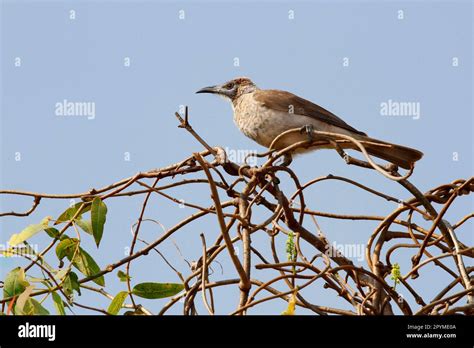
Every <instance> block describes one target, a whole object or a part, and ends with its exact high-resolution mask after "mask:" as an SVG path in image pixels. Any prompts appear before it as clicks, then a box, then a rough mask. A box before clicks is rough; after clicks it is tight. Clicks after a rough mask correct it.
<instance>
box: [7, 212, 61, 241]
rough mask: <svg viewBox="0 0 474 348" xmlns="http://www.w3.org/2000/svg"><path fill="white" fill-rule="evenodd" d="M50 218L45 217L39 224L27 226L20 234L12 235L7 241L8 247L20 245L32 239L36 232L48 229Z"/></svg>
mask: <svg viewBox="0 0 474 348" xmlns="http://www.w3.org/2000/svg"><path fill="white" fill-rule="evenodd" d="M51 219H52V218H51V217H50V216H47V217H45V218H44V219H43V220H41V222H40V223H39V224H34V225H29V226H27V227H26V228H24V229H23V230H22V231H21V232H20V233H17V234H13V235H12V236H11V237H10V240H9V241H8V244H10V246H16V245H18V244H20V243H23V242H24V241H26V240H27V239H29V238H31V237H33V236H34V235H35V234H37V233H38V232H40V231H42V230H44V229H46V228H48V224H49V221H50V220H51Z"/></svg>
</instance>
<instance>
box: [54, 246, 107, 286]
mask: <svg viewBox="0 0 474 348" xmlns="http://www.w3.org/2000/svg"><path fill="white" fill-rule="evenodd" d="M79 244H80V242H79V240H78V239H76V238H64V239H63V240H62V241H61V242H60V243H59V244H58V245H57V247H56V255H57V256H58V259H59V260H62V259H63V258H64V257H67V258H68V260H69V261H71V262H72V264H73V266H74V267H76V268H77V269H78V270H79V271H80V272H81V273H82V274H84V275H85V276H87V277H90V276H93V275H95V274H97V273H99V272H100V267H99V266H98V265H97V263H96V262H95V261H94V259H93V258H92V256H90V255H89V253H88V252H87V251H85V250H84V249H82V248H81V247H80V246H79ZM93 282H94V283H96V284H97V285H100V286H105V279H104V276H100V277H97V278H95V279H93Z"/></svg>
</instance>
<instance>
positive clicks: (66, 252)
mask: <svg viewBox="0 0 474 348" xmlns="http://www.w3.org/2000/svg"><path fill="white" fill-rule="evenodd" d="M78 246H79V240H78V239H77V238H65V239H63V240H62V241H61V242H59V244H58V245H57V246H56V255H57V257H58V259H59V261H61V260H62V259H64V258H65V257H66V256H67V257H68V258H69V259H70V258H72V256H73V255H74V252H75V251H76V248H78ZM77 252H79V250H78V251H77Z"/></svg>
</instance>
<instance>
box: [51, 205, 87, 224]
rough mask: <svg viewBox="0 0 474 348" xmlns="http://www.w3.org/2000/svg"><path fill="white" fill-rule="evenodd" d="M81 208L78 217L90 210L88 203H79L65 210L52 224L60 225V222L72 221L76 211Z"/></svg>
mask: <svg viewBox="0 0 474 348" xmlns="http://www.w3.org/2000/svg"><path fill="white" fill-rule="evenodd" d="M81 206H83V208H82V210H81V212H80V213H79V215H78V217H79V218H80V216H81V215H82V214H84V213H87V212H88V211H89V210H91V204H90V203H88V202H79V203H76V204H74V205H73V206H72V207H70V208H68V209H66V211H64V212H63V213H62V214H61V215H59V217H58V218H57V219H56V222H55V223H54V224H55V225H57V224H60V223H62V222H67V221H70V220H72V218H73V217H74V215H76V213H77V211H78V210H79V209H80V208H81Z"/></svg>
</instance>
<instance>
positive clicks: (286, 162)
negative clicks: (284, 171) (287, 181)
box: [281, 153, 293, 167]
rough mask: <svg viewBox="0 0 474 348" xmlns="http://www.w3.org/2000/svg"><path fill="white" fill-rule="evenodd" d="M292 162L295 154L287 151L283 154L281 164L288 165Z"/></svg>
mask: <svg viewBox="0 0 474 348" xmlns="http://www.w3.org/2000/svg"><path fill="white" fill-rule="evenodd" d="M291 162H293V156H291V154H289V153H285V154H284V155H283V161H282V162H281V166H283V167H288V166H289V165H290V164H291Z"/></svg>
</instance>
